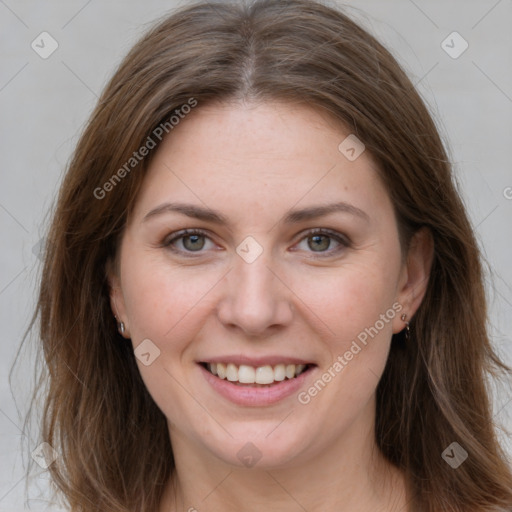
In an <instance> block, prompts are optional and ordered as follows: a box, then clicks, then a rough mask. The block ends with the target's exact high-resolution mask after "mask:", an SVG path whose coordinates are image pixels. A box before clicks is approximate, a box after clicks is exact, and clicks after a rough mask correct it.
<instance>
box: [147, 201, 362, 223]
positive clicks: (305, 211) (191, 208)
mask: <svg viewBox="0 0 512 512" xmlns="http://www.w3.org/2000/svg"><path fill="white" fill-rule="evenodd" d="M173 212H175V213H181V214H182V215H186V216H187V217H191V218H194V219H199V220H202V221H206V222H213V223H216V224H225V225H227V224H229V220H228V218H227V217H226V216H224V215H223V214H221V213H220V212H218V211H216V210H212V209H210V208H205V207H202V206H198V205H193V204H186V203H164V204H161V205H160V206H157V207H156V208H154V209H153V210H151V211H150V212H148V213H147V214H146V215H145V216H144V218H143V220H142V222H146V221H147V220H149V219H151V218H153V217H156V216H158V215H162V214H165V213H173ZM336 212H341V213H348V214H350V215H353V216H355V217H358V218H360V219H362V220H365V221H366V222H369V221H370V217H369V216H368V214H367V213H366V212H364V211H363V210H361V209H360V208H357V207H356V206H354V205H352V204H349V203H345V202H343V201H342V202H338V203H331V204H326V205H318V206H310V207H308V208H302V209H298V210H290V211H289V212H288V213H287V214H286V215H285V217H284V220H283V222H284V223H285V224H296V223H298V222H303V221H306V220H312V219H317V218H318V217H323V216H325V215H329V214H330V213H336Z"/></svg>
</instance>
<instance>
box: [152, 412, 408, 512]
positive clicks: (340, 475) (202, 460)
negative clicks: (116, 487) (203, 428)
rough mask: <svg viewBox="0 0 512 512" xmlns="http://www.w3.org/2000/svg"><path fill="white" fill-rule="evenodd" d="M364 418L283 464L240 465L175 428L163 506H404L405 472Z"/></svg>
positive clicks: (177, 509)
mask: <svg viewBox="0 0 512 512" xmlns="http://www.w3.org/2000/svg"><path fill="white" fill-rule="evenodd" d="M367 420H368V418H361V422H359V421H357V422H355V423H354V424H353V425H352V426H351V428H350V429H349V431H347V432H345V433H344V434H343V436H339V438H338V439H335V440H325V442H324V445H325V447H326V448H325V450H323V451H320V452H317V451H316V450H315V454H314V455H310V454H308V453H307V450H306V451H304V452H302V455H301V456H300V457H297V458H295V459H294V460H293V461H290V462H289V463H288V464H286V465H282V466H280V467H258V466H259V465H258V464H256V466H254V467H252V468H240V467H235V466H233V465H231V464H226V463H224V462H223V461H220V460H219V459H218V458H216V457H214V456H213V455H211V454H209V453H206V452H205V450H203V449H201V448H200V447H198V444H197V443H194V442H192V441H191V440H190V439H188V438H187V437H186V436H182V435H180V433H179V432H173V434H171V442H172V445H173V450H174V457H175V463H176V469H175V471H174V474H173V476H172V478H171V479H170V481H169V484H168V486H167V489H166V492H165V495H164V497H163V500H162V506H161V508H160V512H164V511H165V512H182V511H183V512H195V511H197V512H207V511H217V510H222V511H223V512H231V511H233V512H234V511H239V510H250V511H253V510H279V511H280V512H292V511H293V512H296V511H297V510H301V509H302V510H307V511H308V512H330V511H332V512H334V511H335V512H349V511H350V512H353V511H354V510H357V511H358V512H367V511H368V512H370V511H371V512H393V511H401V512H406V510H407V508H406V504H407V499H406V490H405V482H404V478H403V475H402V473H401V472H400V471H399V470H398V469H396V468H395V467H394V466H392V465H391V464H390V463H389V462H388V461H386V460H385V459H384V457H383V456H382V454H381V452H380V451H379V449H378V448H377V445H376V443H375V438H374V433H373V425H374V424H373V422H368V421H367ZM362 425H366V426H367V428H366V429H361V427H362ZM368 426H369V427H371V428H368Z"/></svg>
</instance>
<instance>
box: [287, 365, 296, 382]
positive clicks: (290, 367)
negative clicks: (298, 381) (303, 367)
mask: <svg viewBox="0 0 512 512" xmlns="http://www.w3.org/2000/svg"><path fill="white" fill-rule="evenodd" d="M285 375H286V376H287V377H288V378H289V379H293V377H295V365H294V364H287V365H286V370H285Z"/></svg>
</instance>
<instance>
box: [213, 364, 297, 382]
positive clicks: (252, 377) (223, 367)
mask: <svg viewBox="0 0 512 512" xmlns="http://www.w3.org/2000/svg"><path fill="white" fill-rule="evenodd" d="M206 367H207V368H208V370H209V371H210V373H213V375H217V376H218V377H219V379H227V380H229V381H231V382H240V383H241V384H272V383H273V382H281V381H283V380H285V378H288V379H293V378H294V377H297V376H298V375H300V374H301V373H302V372H303V371H304V370H305V368H306V365H304V364H297V365H295V364H286V365H285V364H276V365H275V366H273V367H272V366H270V365H265V366H258V368H254V367H253V366H248V365H246V364H242V365H240V366H239V367H238V366H236V365H235V364H233V363H228V364H224V363H208V364H207V365H206Z"/></svg>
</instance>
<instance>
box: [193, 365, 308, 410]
mask: <svg viewBox="0 0 512 512" xmlns="http://www.w3.org/2000/svg"><path fill="white" fill-rule="evenodd" d="M199 368H200V369H201V370H202V372H203V375H204V377H205V379H206V380H207V381H208V383H209V384H210V385H211V386H212V388H213V389H214V390H215V391H217V392H218V393H219V394H220V395H222V396H223V397H224V398H227V399H228V400H230V401H231V402H233V403H235V404H237V405H246V406H252V407H262V406H265V405H272V404H275V403H277V402H279V401H280V400H283V399H284V398H287V397H289V396H290V395H293V394H294V393H296V392H297V391H298V390H299V389H300V387H301V386H302V385H303V384H304V381H305V380H306V379H307V377H308V376H309V374H310V373H311V371H312V370H313V368H314V367H309V368H308V369H307V370H306V371H304V372H302V373H301V374H300V375H299V376H298V377H295V378H293V379H285V380H283V381H281V382H277V383H276V384H273V385H272V386H269V387H265V388H259V387H258V388H257V387H251V386H239V385H237V384H233V383H232V382H230V381H229V380H227V379H219V377H216V376H215V375H213V374H212V373H210V372H209V371H208V370H207V369H206V368H205V367H204V366H202V365H199Z"/></svg>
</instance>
